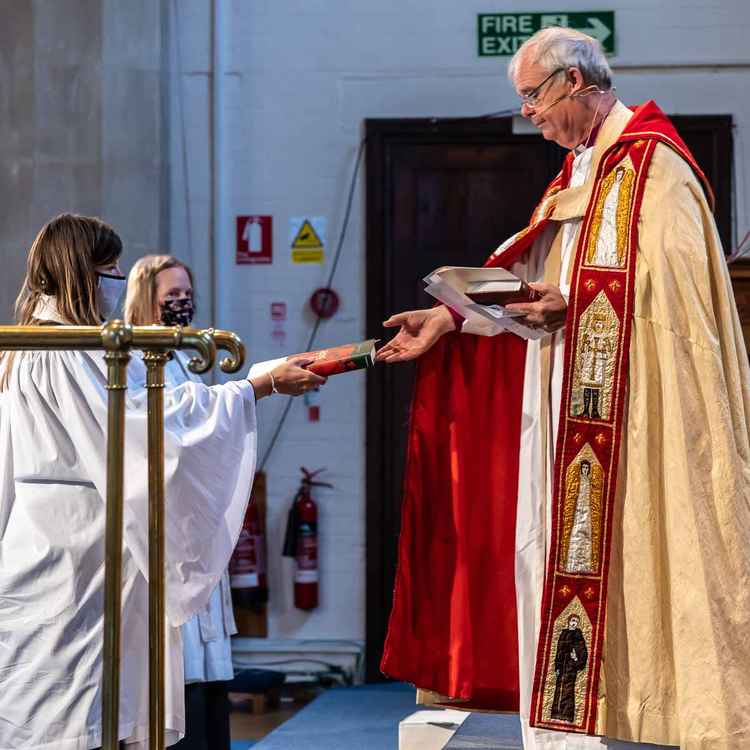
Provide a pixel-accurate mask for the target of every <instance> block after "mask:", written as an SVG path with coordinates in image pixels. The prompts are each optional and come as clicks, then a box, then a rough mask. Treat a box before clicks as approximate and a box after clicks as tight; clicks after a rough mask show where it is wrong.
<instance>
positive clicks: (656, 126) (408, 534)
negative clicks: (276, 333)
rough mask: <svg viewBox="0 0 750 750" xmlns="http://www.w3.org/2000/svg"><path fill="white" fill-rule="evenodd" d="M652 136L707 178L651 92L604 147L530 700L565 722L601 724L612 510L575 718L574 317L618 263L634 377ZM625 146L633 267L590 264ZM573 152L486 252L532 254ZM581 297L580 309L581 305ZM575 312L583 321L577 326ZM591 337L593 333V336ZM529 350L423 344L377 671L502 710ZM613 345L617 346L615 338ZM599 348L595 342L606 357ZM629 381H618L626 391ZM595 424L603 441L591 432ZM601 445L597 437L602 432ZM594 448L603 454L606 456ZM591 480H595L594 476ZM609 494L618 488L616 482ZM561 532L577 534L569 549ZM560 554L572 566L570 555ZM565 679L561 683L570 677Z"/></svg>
mask: <svg viewBox="0 0 750 750" xmlns="http://www.w3.org/2000/svg"><path fill="white" fill-rule="evenodd" d="M656 141H659V142H663V143H666V144H668V145H669V146H670V147H672V148H673V149H674V150H675V151H677V152H678V153H679V154H680V155H681V156H682V157H683V158H685V159H686V160H687V161H688V162H689V163H690V164H691V166H692V167H693V169H694V170H695V171H696V173H697V174H698V175H699V176H701V177H702V173H701V172H700V170H699V169H698V167H697V165H696V164H695V162H694V160H693V159H692V157H691V156H690V154H689V152H688V150H687V148H686V147H685V145H684V143H683V142H682V141H681V139H680V138H679V136H678V135H677V133H676V132H675V130H674V128H673V127H672V125H671V123H670V122H669V121H668V120H667V118H666V117H665V116H664V115H663V114H662V113H661V111H660V110H659V109H658V107H656V105H655V104H654V103H653V102H648V103H647V104H645V105H642V106H641V107H639V108H638V109H637V110H636V111H635V112H634V115H633V117H632V118H631V120H630V121H629V122H628V124H627V126H626V128H625V130H624V131H623V133H622V135H621V136H620V137H619V138H618V140H617V142H616V143H615V144H613V146H611V147H610V148H609V149H608V150H607V152H606V153H605V154H604V155H603V156H602V159H601V160H600V167H599V174H598V175H597V182H596V187H595V189H594V191H593V192H592V198H591V201H590V205H589V207H588V209H587V213H586V218H585V219H584V225H583V226H582V231H581V233H580V238H579V245H578V249H577V252H576V259H575V262H574V269H573V273H574V276H573V285H572V289H571V298H570V307H569V316H571V315H574V316H575V317H574V318H569V329H568V330H575V332H574V333H573V335H568V336H566V353H565V360H566V371H565V372H566V375H565V378H566V380H565V383H564V386H563V412H564V413H563V415H562V418H561V422H560V425H561V428H560V434H559V442H558V448H557V452H556V456H557V461H556V470H555V494H554V496H553V497H554V498H555V502H556V508H555V509H553V517H554V518H553V526H554V528H553V536H555V537H556V538H558V541H557V542H554V539H553V543H554V544H555V550H556V552H555V554H554V555H551V558H550V569H549V571H548V575H547V579H546V586H545V595H544V601H543V609H542V612H543V622H546V623H547V625H548V627H547V629H546V630H545V629H544V628H545V626H544V625H543V631H544V632H543V633H542V637H541V638H540V649H539V656H538V660H537V661H538V666H537V675H536V684H535V699H534V706H533V708H534V710H535V711H536V713H533V714H532V722H533V723H536V724H538V725H540V726H554V727H555V728H558V729H564V730H566V731H583V732H587V733H592V732H593V727H594V721H595V700H593V699H591V696H595V693H596V685H597V684H598V674H599V671H598V664H599V657H600V654H601V640H602V639H601V635H602V632H603V631H602V630H601V628H602V627H603V621H604V605H605V604H606V569H607V562H606V557H607V553H608V545H607V539H608V536H607V535H608V534H609V529H611V515H610V516H609V517H608V518H607V520H606V523H605V524H604V526H603V527H602V534H601V538H600V539H599V541H598V547H597V550H598V555H599V557H598V558H597V560H596V563H597V574H598V576H599V577H598V578H597V606H598V609H597V614H596V616H595V617H594V620H595V621H596V625H595V626H593V627H589V628H588V629H587V631H586V635H587V636H588V637H589V643H588V645H589V646H590V647H591V648H590V649H589V650H590V651H591V653H590V654H587V659H586V661H587V667H586V669H587V671H586V697H585V698H583V699H581V698H580V696H579V701H578V704H577V706H582V705H585V706H586V707H585V709H583V710H582V709H581V708H578V707H577V708H576V711H577V713H574V715H573V719H572V720H571V721H567V720H566V719H565V718H563V719H560V718H554V719H553V718H552V717H551V711H552V708H551V705H552V703H554V693H555V688H556V687H557V686H556V685H555V684H553V682H554V680H552V681H550V680H549V679H548V675H550V674H552V675H554V674H555V669H554V665H553V666H552V668H551V667H550V665H551V664H552V662H554V661H555V656H556V653H555V652H556V649H557V643H558V642H559V641H560V634H561V628H560V616H561V614H562V613H563V612H565V611H566V606H567V605H566V604H565V601H564V600H562V599H560V597H559V592H558V595H557V598H556V595H555V590H556V589H555V582H556V580H557V579H556V576H557V575H558V574H559V572H560V571H559V568H560V559H561V556H562V555H563V553H564V552H565V553H566V554H568V553H569V552H570V533H567V535H566V534H563V533H561V530H562V529H563V528H564V527H565V526H566V523H567V524H568V525H569V519H567V520H564V519H563V516H564V515H565V508H566V506H565V497H567V495H566V492H567V493H568V494H570V493H571V492H572V489H571V488H578V490H580V486H581V480H580V476H581V475H583V474H585V468H584V469H583V470H582V471H581V470H580V462H581V460H582V458H581V456H579V453H580V451H579V452H577V453H573V452H572V448H571V447H570V446H571V445H575V442H571V441H574V435H573V433H572V432H570V431H569V430H568V431H566V430H565V429H564V424H565V423H566V422H565V415H566V414H570V412H571V394H572V392H573V390H574V389H575V390H576V393H575V402H576V408H575V410H574V411H578V412H580V411H581V404H582V403H583V389H584V386H583V385H582V382H583V381H582V380H581V376H580V372H578V373H577V374H576V372H574V370H575V362H574V360H575V359H576V357H581V356H583V349H582V345H581V344H578V350H577V353H576V352H574V351H573V348H572V347H573V346H576V342H578V341H579V340H580V339H581V336H579V335H578V333H577V329H578V328H579V327H580V326H581V324H582V319H583V315H584V314H585V313H586V312H587V311H588V313H589V318H591V317H592V311H591V309H590V306H591V302H592V301H593V298H592V297H591V295H592V293H594V292H593V290H592V289H591V288H589V287H590V284H589V285H588V287H587V281H588V282H590V281H591V280H592V278H593V277H594V276H596V275H597V274H598V275H601V274H602V273H605V274H610V276H611V274H613V273H622V274H625V275H626V276H627V277H628V279H629V282H630V283H629V285H624V286H621V287H617V285H614V286H615V287H617V289H616V292H612V290H611V289H609V290H608V291H606V292H605V294H606V295H607V296H608V300H609V301H610V302H613V301H614V303H616V305H615V306H616V307H617V308H618V309H621V310H622V313H621V315H622V318H621V320H622V325H621V326H620V328H618V337H617V351H616V352H615V354H616V355H617V356H616V359H617V362H618V368H619V369H618V372H619V373H620V376H621V377H620V380H619V381H618V383H617V386H616V387H617V388H618V389H624V388H625V385H626V384H625V380H624V379H623V378H622V373H626V372H627V369H626V368H627V352H628V341H629V339H628V335H629V326H630V318H631V311H632V279H633V272H634V270H635V258H636V255H637V253H636V249H637V233H636V229H637V215H638V208H639V205H640V204H639V202H638V201H639V198H638V196H639V195H642V192H643V185H644V184H645V179H646V176H647V166H648V158H649V157H650V153H651V152H652V151H653V148H654V145H655V142H656ZM629 155H630V156H631V161H632V163H633V165H634V166H635V165H636V163H638V164H639V165H643V169H642V171H641V177H642V180H641V182H639V183H638V185H637V186H636V185H634V186H633V187H634V190H635V188H637V190H635V192H634V193H633V196H634V198H633V200H634V202H633V204H632V206H631V213H630V214H629V220H630V221H631V227H632V232H631V243H630V245H629V250H628V253H627V266H626V267H623V269H621V270H618V271H617V272H614V271H611V270H609V271H594V270H592V269H589V270H588V271H584V269H583V267H584V266H585V263H584V262H583V260H584V259H585V257H586V252H589V250H590V248H589V247H588V246H587V242H588V243H589V245H590V237H591V225H592V223H593V222H594V212H595V211H596V209H597V197H598V196H600V194H601V190H602V185H604V182H605V180H606V179H607V178H609V179H610V183H609V184H610V187H611V182H612V180H614V179H616V178H615V177H613V175H614V174H615V170H616V169H617V166H618V165H619V164H620V162H622V160H623V159H624V158H625V157H626V156H629ZM571 165H572V158H571V157H570V156H569V157H568V159H567V160H566V163H565V166H564V168H563V171H562V172H561V173H560V175H558V177H557V178H555V180H554V181H553V182H552V183H551V185H550V186H549V188H548V189H547V191H545V195H544V197H543V199H542V201H541V203H540V204H539V206H538V207H537V209H536V210H535V212H534V215H533V216H532V220H531V223H530V225H529V226H528V227H527V228H526V229H525V230H522V231H521V232H519V233H518V234H517V235H515V237H514V238H513V241H512V242H510V244H509V245H508V246H507V247H505V248H504V249H503V252H502V253H501V254H499V255H497V256H496V255H494V254H493V256H491V257H490V259H489V260H488V262H487V265H503V266H510V265H511V264H512V263H514V262H515V261H516V260H518V259H519V258H520V257H522V256H523V254H524V253H525V252H526V251H527V250H528V248H529V247H530V246H531V244H532V242H533V241H534V239H535V238H536V236H538V233H539V232H541V230H542V229H543V227H544V226H545V225H546V223H547V222H548V220H549V219H548V216H549V213H550V211H551V209H552V205H553V204H552V203H551V201H554V193H555V192H557V191H558V190H560V189H562V188H564V187H565V186H566V185H567V183H568V180H569V174H570V168H571ZM703 181H704V183H705V178H703ZM610 276H608V281H613V280H614V276H611V277H610ZM618 278H619V277H618ZM598 291H601V288H598V290H597V293H598ZM618 295H619V296H618ZM594 296H596V294H595V293H594ZM615 297H616V299H615ZM628 299H630V305H631V306H630V307H628V302H627V300H628ZM576 310H577V312H576V313H574V312H572V311H576ZM587 321H588V318H586V320H585V321H584V323H586V324H588V322H587ZM571 322H572V323H573V324H574V326H575V327H577V328H575V329H574V328H571V327H570V323H571ZM589 338H591V337H589ZM600 339H601V337H600ZM593 340H594V341H597V339H596V336H594V339H593ZM571 342H573V343H572V344H571ZM600 343H601V342H600ZM586 346H588V348H587V349H586V356H587V357H588V360H587V361H589V360H590V361H592V362H593V361H594V360H595V359H596V356H594V355H595V354H596V349H597V346H599V344H595V345H588V344H587V345H586ZM602 347H603V349H607V347H609V348H610V349H611V346H610V344H609V343H606V342H604V343H601V346H600V348H602ZM584 348H585V347H584ZM525 351H526V342H525V341H524V340H522V339H520V338H518V337H516V336H512V335H507V334H506V335H500V336H495V337H492V338H487V337H480V336H467V335H462V334H451V335H449V336H445V337H444V338H443V339H442V340H441V341H440V342H439V343H438V344H437V345H436V346H435V347H434V348H433V349H432V350H431V351H430V352H428V353H427V354H426V355H425V356H424V357H422V359H421V361H420V362H419V366H418V371H417V381H416V385H415V392H414V400H413V405H412V415H411V426H410V436H409V443H408V455H407V464H406V473H405V482H404V490H405V492H404V503H403V508H402V528H401V537H400V542H399V558H398V571H397V578H396V587H395V591H394V603H393V610H392V613H391V619H390V624H389V631H388V636H387V639H386V644H385V649H384V653H383V661H382V670H383V672H384V673H386V674H388V675H390V676H392V677H394V678H397V679H401V680H406V681H409V682H412V683H414V684H416V685H418V686H420V687H423V688H428V689H431V690H434V691H436V692H439V693H441V694H443V695H447V696H450V697H452V698H458V699H461V700H462V701H465V703H462V705H464V706H466V707H474V708H490V709H496V710H506V711H507V710H514V711H517V710H518V707H519V706H518V645H517V638H518V636H517V618H516V592H515V572H514V566H515V519H516V502H517V483H518V448H519V441H520V428H521V424H520V421H521V406H522V398H523V377H524V364H525ZM592 352H593V353H594V354H593V355H592ZM605 353H606V354H607V356H609V357H611V356H612V352H611V351H608V352H605ZM592 356H593V359H592ZM601 361H602V359H601V352H600V359H599V363H601ZM595 369H596V368H595V367H594V370H595ZM594 374H596V373H594ZM592 378H593V376H592ZM592 378H589V379H588V380H586V378H584V381H585V382H586V383H589V385H587V386H585V388H587V389H588V398H589V402H591V400H592V399H593V393H594V391H595V390H596V387H597V386H596V384H595V383H594V382H593V379H592ZM620 393H623V391H622V390H620ZM566 394H567V395H566ZM599 396H601V394H599ZM622 401H623V399H622V398H620V399H619V401H617V403H616V404H615V405H614V408H613V407H612V404H613V401H609V402H608V407H609V410H608V412H607V414H608V419H609V417H610V416H611V419H609V421H608V423H607V424H608V429H611V434H612V435H613V436H615V438H614V441H613V442H611V443H610V448H609V452H608V453H607V456H606V457H605V458H607V457H608V460H609V463H607V468H608V474H607V476H610V474H611V476H612V477H614V476H616V459H617V455H618V449H617V445H618V444H617V443H616V441H617V440H618V439H619V432H620V430H621V428H622V425H621V424H620V425H619V426H618V425H617V414H618V409H619V410H620V412H619V413H620V414H621V408H622ZM590 414H591V404H590V405H589V415H590ZM578 416H579V417H580V415H578ZM589 421H591V420H589ZM610 423H611V424H610ZM600 431H601V430H600ZM566 436H567V437H566ZM588 437H589V436H588V434H587V438H586V444H587V445H588V444H590V441H589V440H588ZM590 437H591V439H592V440H594V441H595V439H596V433H595V432H594V433H593V434H592V435H591V436H590ZM566 440H567V442H566ZM593 445H597V444H596V442H594V443H593ZM593 450H596V449H593ZM597 460H598V461H599V464H600V465H601V464H602V460H601V457H599V458H598V459H597ZM574 461H577V463H576V464H575V467H574V468H578V469H579V477H578V478H577V479H576V477H571V479H570V481H569V482H568V483H567V485H566V482H565V476H564V474H565V468H566V467H567V468H570V466H571V465H572V463H573V462H574ZM589 463H591V462H589ZM604 463H606V460H605V462H604ZM613 469H614V474H612V470H613ZM561 472H562V474H561ZM596 473H597V477H596V478H593V477H592V479H596V482H598V481H599V478H600V477H599V476H598V475H599V470H598V469H597V472H596ZM576 481H577V484H576ZM596 482H594V484H596ZM583 484H584V485H585V484H586V480H584V481H583ZM591 484H592V483H591V481H589V485H591ZM609 489H610V490H612V492H613V491H614V479H611V487H610V488H609ZM595 491H596V492H597V493H599V494H600V495H602V496H601V497H600V502H601V503H605V502H606V498H605V497H604V496H603V494H602V493H601V492H600V490H599V488H598V485H597V487H596V488H595ZM608 497H609V498H610V499H611V497H613V495H608ZM568 505H570V503H568ZM569 515H570V513H568V516H569ZM566 541H567V544H568V547H567V549H566V550H564V549H563V548H564V543H565V542H566ZM556 564H557V567H556ZM562 567H563V568H564V567H565V566H564V564H563V565H562ZM569 577H570V576H569ZM574 577H575V576H574ZM560 580H562V579H560ZM566 580H567V579H566ZM585 588H586V587H585V586H581V587H580V590H579V589H575V592H574V591H573V589H572V587H571V592H569V593H570V594H574V595H575V596H577V597H578V599H579V600H580V599H581V597H582V595H583V594H584V590H585ZM584 598H585V597H584ZM587 601H588V600H587ZM568 603H569V602H568ZM584 609H585V607H584ZM586 611H587V614H589V611H588V610H586ZM592 611H593V610H592ZM597 628H598V629H599V630H598V631H597ZM597 632H598V637H593V636H592V634H594V635H595V634H596V633H597ZM574 637H577V636H576V634H575V633H573V632H572V629H571V633H570V635H569V637H568V640H570V639H571V638H574ZM563 640H565V638H563ZM566 643H567V641H566ZM566 668H568V671H569V672H570V673H571V674H572V672H573V671H575V670H574V669H573V668H572V667H570V665H569V666H568V667H566ZM581 671H582V670H581ZM574 683H575V688H576V690H578V692H579V693H581V690H580V688H579V685H580V684H582V683H583V680H581V679H578V680H575V681H574ZM565 687H566V686H565V685H562V688H565ZM545 690H546V693H547V694H549V695H550V696H551V698H549V699H547V703H546V706H547V708H546V713H545V712H544V710H543V709H544V705H545V703H544V700H543V698H542V697H541V696H542V695H543V693H544V691H545ZM560 695H561V693H560V691H558V703H559V704H560V705H562V704H561V703H560V700H559V698H560ZM581 700H583V703H581ZM562 703H564V701H563V702H562ZM540 707H541V708H540ZM555 715H556V716H557V717H560V716H566V715H567V714H565V712H564V711H559V710H557V711H556V712H555Z"/></svg>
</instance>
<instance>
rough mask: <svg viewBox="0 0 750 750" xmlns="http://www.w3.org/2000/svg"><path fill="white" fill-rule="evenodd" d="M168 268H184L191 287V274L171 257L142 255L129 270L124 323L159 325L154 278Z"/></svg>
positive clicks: (182, 264) (188, 269)
mask: <svg viewBox="0 0 750 750" xmlns="http://www.w3.org/2000/svg"><path fill="white" fill-rule="evenodd" d="M168 268H184V269H185V273H187V275H188V278H189V279H190V286H193V272H192V271H191V270H190V268H188V266H186V265H185V264H184V263H183V262H182V261H181V260H177V258H175V257H174V256H173V255H144V256H143V257H142V258H141V259H140V260H138V261H136V263H135V265H134V266H133V267H132V268H131V269H130V273H129V274H128V292H127V295H126V296H125V322H126V323H131V324H132V325H134V326H147V325H151V324H152V323H160V322H161V321H159V319H158V318H156V319H155V318H154V314H155V312H156V277H157V276H158V275H159V274H160V273H161V272H162V271H166V270H167V269H168Z"/></svg>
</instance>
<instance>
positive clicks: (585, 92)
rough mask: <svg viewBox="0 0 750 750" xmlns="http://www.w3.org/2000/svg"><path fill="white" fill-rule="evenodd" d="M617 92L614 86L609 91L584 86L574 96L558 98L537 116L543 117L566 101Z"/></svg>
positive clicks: (565, 95)
mask: <svg viewBox="0 0 750 750" xmlns="http://www.w3.org/2000/svg"><path fill="white" fill-rule="evenodd" d="M615 91H616V89H615V87H614V86H610V87H609V88H608V89H600V88H599V86H597V85H596V84H595V83H590V84H589V85H588V86H584V87H583V88H582V89H581V90H580V91H574V92H573V93H572V94H563V95H562V96H558V97H557V99H555V100H554V101H553V102H551V103H550V104H548V105H547V106H546V107H545V108H544V109H543V110H541V111H537V112H536V114H538V115H543V114H544V113H545V112H549V110H551V109H552V107H554V106H555V105H557V104H559V103H560V102H561V101H563V100H564V99H580V98H583V97H584V96H590V95H591V94H611V93H614V92H615Z"/></svg>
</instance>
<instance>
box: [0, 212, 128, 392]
mask: <svg viewBox="0 0 750 750" xmlns="http://www.w3.org/2000/svg"><path fill="white" fill-rule="evenodd" d="M121 254H122V241H121V240H120V237H119V235H118V234H117V232H115V230H114V229H112V227H111V226H109V224H105V223H104V222H103V221H102V220H101V219H97V218H95V217H91V216H78V215H76V214H60V215H59V216H56V217H55V218H54V219H51V220H50V221H48V222H47V223H46V224H45V225H44V226H43V227H42V228H41V229H40V230H39V234H37V236H36V238H35V239H34V242H32V244H31V248H29V255H28V257H27V259H26V277H25V278H24V280H23V284H22V286H21V291H20V292H19V294H18V298H17V299H16V306H15V313H16V322H17V323H18V324H20V325H40V324H42V323H43V322H44V321H40V320H37V319H36V318H35V317H34V312H35V310H36V308H37V306H38V304H39V301H40V299H41V298H42V296H44V295H49V296H53V297H54V298H55V302H56V304H57V312H58V313H59V314H60V316H61V317H62V319H63V320H64V321H65V323H67V324H70V325H79V326H85V325H99V324H100V323H101V322H102V321H101V316H100V315H99V308H98V304H97V295H96V288H97V278H96V268H97V266H108V265H111V264H113V263H116V262H117V260H118V259H119V257H120V255H121ZM0 356H2V361H3V364H4V365H5V367H4V370H3V374H2V377H0V390H5V388H6V386H7V384H8V378H9V376H10V371H11V368H12V365H13V359H14V352H5V353H3V354H2V355H0Z"/></svg>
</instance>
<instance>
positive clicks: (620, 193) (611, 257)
mask: <svg viewBox="0 0 750 750" xmlns="http://www.w3.org/2000/svg"><path fill="white" fill-rule="evenodd" d="M634 180H635V172H634V171H633V170H632V169H626V168H625V167H623V166H619V167H617V169H615V170H614V171H613V172H611V173H610V174H609V175H608V176H607V177H606V178H605V179H604V183H603V185H602V191H601V193H600V194H599V198H598V200H597V203H596V208H595V209H594V217H593V221H592V225H591V234H590V235H589V243H588V247H587V248H586V263H585V265H587V266H598V267H600V268H623V266H624V263H625V247H626V243H627V233H628V220H629V218H630V208H631V204H632V199H633V181H634Z"/></svg>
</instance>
